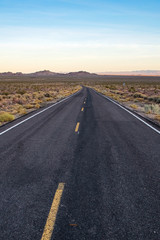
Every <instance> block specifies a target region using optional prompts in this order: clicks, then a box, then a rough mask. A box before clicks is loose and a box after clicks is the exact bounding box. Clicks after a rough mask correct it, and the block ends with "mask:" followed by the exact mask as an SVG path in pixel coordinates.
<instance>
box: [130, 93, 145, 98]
mask: <svg viewBox="0 0 160 240" xmlns="http://www.w3.org/2000/svg"><path fill="white" fill-rule="evenodd" d="M133 97H134V98H144V99H147V96H146V95H145V94H142V93H138V92H136V93H134V94H133Z"/></svg>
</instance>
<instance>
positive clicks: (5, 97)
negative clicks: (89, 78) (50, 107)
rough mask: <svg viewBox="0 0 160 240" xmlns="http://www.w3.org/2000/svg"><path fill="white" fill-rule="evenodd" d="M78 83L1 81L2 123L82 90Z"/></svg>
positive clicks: (0, 120)
mask: <svg viewBox="0 0 160 240" xmlns="http://www.w3.org/2000/svg"><path fill="white" fill-rule="evenodd" d="M80 88H81V87H80V85H78V84H77V83H76V84H75V83H70V84H68V83H63V82H46V83H45V82H35V81H32V82H26V81H25V82H23V81H22V82H19V81H18V82H13V81H6V82H5V81H0V125H2V124H4V123H7V122H9V121H12V120H14V119H15V118H18V117H19V116H22V115H25V114H27V113H28V112H31V111H33V110H36V109H39V108H41V107H43V106H45V105H47V104H49V103H53V102H56V101H58V100H60V99H62V98H64V97H66V96H68V95H70V94H73V93H75V92H76V91H78V90H80Z"/></svg>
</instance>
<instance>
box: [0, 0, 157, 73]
mask: <svg viewBox="0 0 160 240" xmlns="http://www.w3.org/2000/svg"><path fill="white" fill-rule="evenodd" d="M44 69H48V70H51V71H55V72H69V71H79V70H85V71H90V72H106V71H132V70H148V69H151V70H160V1H159V0H153V1H149V0H145V1H144V0H141V1H139V0H134V1H128V0H112V1H111V0H109V1H108V0H25V1H23V0H14V1H13V0H1V1H0V72H4V71H13V72H17V71H21V72H35V71H38V70H44Z"/></svg>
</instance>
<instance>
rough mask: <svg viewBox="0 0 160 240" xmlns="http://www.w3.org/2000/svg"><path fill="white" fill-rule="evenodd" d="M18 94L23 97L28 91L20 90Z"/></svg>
mask: <svg viewBox="0 0 160 240" xmlns="http://www.w3.org/2000/svg"><path fill="white" fill-rule="evenodd" d="M17 93H18V94H20V95H23V94H25V93H26V91H25V90H24V89H22V90H21V89H19V90H18V91H17Z"/></svg>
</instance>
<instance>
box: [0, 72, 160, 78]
mask: <svg viewBox="0 0 160 240" xmlns="http://www.w3.org/2000/svg"><path fill="white" fill-rule="evenodd" d="M98 75H101V76H109V75H111V76H113V75H119V76H160V70H140V71H123V72H101V73H97V74H96V73H89V72H86V71H79V72H69V73H56V72H51V71H49V70H44V71H39V72H35V73H22V72H16V73H12V72H3V73H0V76H6V77H12V76H30V77H47V76H48V77H52V76H55V77H56V76H57V77H58V76H66V77H76V78H78V77H96V76H98Z"/></svg>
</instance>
